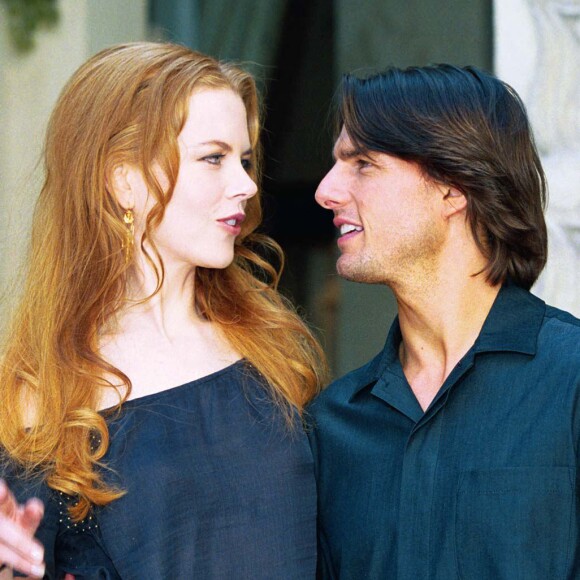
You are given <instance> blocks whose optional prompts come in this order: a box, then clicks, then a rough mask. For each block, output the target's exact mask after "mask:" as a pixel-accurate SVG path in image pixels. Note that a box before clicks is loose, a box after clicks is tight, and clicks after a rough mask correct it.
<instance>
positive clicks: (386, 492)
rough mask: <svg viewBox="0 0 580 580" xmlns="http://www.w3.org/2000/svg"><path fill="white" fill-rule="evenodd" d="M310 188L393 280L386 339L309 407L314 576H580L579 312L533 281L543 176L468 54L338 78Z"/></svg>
mask: <svg viewBox="0 0 580 580" xmlns="http://www.w3.org/2000/svg"><path fill="white" fill-rule="evenodd" d="M339 122H340V126H341V132H340V135H339V137H338V139H337V141H336V144H335V147H334V157H335V160H336V163H335V165H334V167H333V168H332V169H331V171H330V172H329V173H328V175H327V176H326V177H325V178H324V180H323V181H322V183H321V184H320V186H319V188H318V191H317V192H316V200H317V201H318V203H319V204H321V205H322V206H323V207H325V208H327V209H329V210H332V211H333V213H334V224H335V225H336V227H337V228H338V229H339V230H340V236H339V238H338V246H339V249H340V257H339V259H338V263H337V269H338V272H339V274H340V275H341V276H343V277H345V278H347V279H349V280H354V281H357V282H363V283H370V284H387V285H388V286H390V287H391V289H392V290H393V292H394V294H395V297H396V299H397V304H398V318H397V319H396V320H395V322H394V323H393V325H392V327H391V330H390V332H389V335H388V338H387V342H386V345H385V347H384V349H383V351H382V352H381V353H380V354H379V355H378V356H377V357H375V358H374V359H373V360H372V361H370V362H369V363H368V364H367V365H365V366H364V367H362V368H360V369H358V370H355V371H353V372H351V373H350V374H348V375H346V376H345V377H343V378H341V379H339V380H338V381H336V382H335V383H334V384H332V385H331V386H330V387H328V389H327V390H326V391H325V392H323V393H322V395H321V396H320V397H319V398H318V399H317V400H316V401H315V403H314V404H313V405H312V407H311V410H310V413H311V417H312V420H313V426H312V428H311V439H312V446H313V450H314V454H315V460H316V469H317V476H318V485H319V526H320V534H319V538H320V556H319V560H320V564H319V568H320V576H321V577H322V578H340V579H341V580H342V579H356V580H363V579H367V578H369V579H399V580H403V579H408V580H421V579H430V580H431V579H433V580H452V579H459V578H462V579H468V580H486V579H489V580H492V579H493V580H498V579H505V580H516V579H526V580H530V579H537V580H540V579H541V580H546V579H550V580H554V579H558V578H562V579H564V578H578V577H580V545H579V542H578V538H579V536H578V528H579V517H578V516H579V514H580V506H579V505H578V500H577V495H578V494H577V491H576V489H577V478H576V469H577V464H578V449H579V443H580V354H579V348H580V321H579V320H577V319H575V318H574V317H573V316H571V315H570V314H567V313H565V312H562V311H560V310H557V309H555V308H552V307H549V306H546V305H545V304H544V302H542V301H541V300H539V299H538V298H536V297H534V296H533V295H532V294H530V293H529V289H530V287H531V286H532V284H533V283H534V281H535V280H536V278H537V277H538V275H539V274H540V272H541V270H542V268H543V266H544V264H545V261H546V254H547V239H546V226H545V223H544V218H543V208H544V202H545V179H544V174H543V171H542V167H541V165H540V161H539V158H538V155H537V152H536V149H535V147H534V144H533V139H532V136H531V132H530V127H529V124H528V120H527V118H526V114H525V110H524V107H523V105H522V103H521V101H520V100H519V98H518V96H517V95H516V94H515V92H514V91H513V89H511V88H510V87H508V86H507V85H505V84H504V83H502V82H501V81H499V80H497V79H495V78H494V77H492V76H490V75H488V74H486V73H484V72H482V71H479V70H477V69H474V68H470V67H468V68H465V69H460V68H456V67H452V66H447V65H440V66H435V67H426V68H412V69H407V70H404V71H402V70H398V69H391V70H388V71H387V72H385V73H384V74H380V75H377V76H374V77H371V78H368V79H366V80H360V79H356V78H354V77H352V76H347V77H345V79H344V81H343V86H342V96H341V103H340V111H339Z"/></svg>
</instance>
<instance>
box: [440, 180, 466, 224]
mask: <svg viewBox="0 0 580 580" xmlns="http://www.w3.org/2000/svg"><path fill="white" fill-rule="evenodd" d="M466 208H467V198H466V197H465V194H464V193H463V192H461V191H459V190H458V189H456V188H454V187H447V188H446V189H445V190H444V191H443V215H444V217H446V218H450V217H451V216H453V215H456V214H458V213H461V212H463V211H465V209H466Z"/></svg>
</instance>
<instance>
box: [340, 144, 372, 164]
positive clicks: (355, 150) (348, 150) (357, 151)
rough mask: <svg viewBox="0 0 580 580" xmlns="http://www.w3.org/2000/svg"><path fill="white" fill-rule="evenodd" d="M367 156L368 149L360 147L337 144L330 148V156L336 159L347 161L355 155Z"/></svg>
mask: <svg viewBox="0 0 580 580" xmlns="http://www.w3.org/2000/svg"><path fill="white" fill-rule="evenodd" d="M360 156H362V157H368V156H369V154H368V151H366V150H364V149H362V148H361V147H344V146H339V147H335V148H334V149H333V150H332V157H333V158H334V160H335V161H336V160H337V159H341V160H342V161H348V160H350V159H354V158H355V157H360Z"/></svg>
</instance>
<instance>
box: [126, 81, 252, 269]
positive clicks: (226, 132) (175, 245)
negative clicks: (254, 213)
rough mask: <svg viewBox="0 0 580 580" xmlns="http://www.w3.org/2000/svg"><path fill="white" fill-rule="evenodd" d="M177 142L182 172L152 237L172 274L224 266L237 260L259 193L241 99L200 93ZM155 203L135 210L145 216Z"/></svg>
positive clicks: (222, 91)
mask: <svg viewBox="0 0 580 580" xmlns="http://www.w3.org/2000/svg"><path fill="white" fill-rule="evenodd" d="M178 144H179V154H180V162H179V173H178V177H177V181H176V183H175V189H174V191H173V196H172V198H171V201H170V202H169V204H168V205H167V207H166V209H165V215H164V217H163V220H162V222H161V224H160V225H159V227H158V228H156V229H155V231H154V232H153V234H152V235H153V237H154V240H155V243H156V245H157V248H158V250H159V253H160V254H161V257H162V259H163V262H164V265H165V267H166V269H168V270H169V269H170V268H178V269H179V268H181V267H184V268H186V269H188V268H190V267H195V266H200V267H204V268H225V267H226V266H228V265H229V264H231V262H232V260H233V258H234V241H235V238H236V236H237V235H239V233H240V230H241V227H240V226H241V223H242V221H243V220H244V214H245V211H244V210H245V207H246V203H247V201H248V199H249V198H250V197H252V196H253V195H255V194H256V192H257V186H256V184H255V182H254V181H253V180H252V178H251V177H250V176H249V174H248V170H249V169H250V164H251V159H252V150H251V145H250V137H249V134H248V123H247V118H246V108H245V106H244V103H243V101H242V99H241V98H240V97H239V96H238V95H236V94H235V93H234V92H233V91H231V90H228V89H220V90H215V89H207V90H201V91H199V92H195V93H194V94H193V95H192V96H191V97H190V100H189V114H188V117H187V120H186V122H185V125H184V127H183V130H182V131H181V133H180V134H179V137H178ZM161 181H163V179H162V180H161ZM152 205H153V201H152V199H151V198H150V197H149V199H147V201H145V204H144V206H145V207H144V208H143V210H144V211H142V212H139V211H138V208H137V203H136V210H137V211H138V213H141V216H142V217H143V216H144V215H145V214H146V213H147V211H148V210H149V209H150V206H152ZM136 217H137V218H138V217H139V216H136ZM139 221H142V220H139Z"/></svg>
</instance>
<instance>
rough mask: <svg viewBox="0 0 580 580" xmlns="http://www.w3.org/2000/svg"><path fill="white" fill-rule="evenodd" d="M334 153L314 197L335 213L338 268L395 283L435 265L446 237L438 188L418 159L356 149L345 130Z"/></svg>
mask: <svg viewBox="0 0 580 580" xmlns="http://www.w3.org/2000/svg"><path fill="white" fill-rule="evenodd" d="M333 153H334V158H335V159H336V162H335V164H334V167H333V168H332V169H331V170H330V171H329V172H328V174H327V175H326V177H325V178H324V179H323V180H322V182H321V183H320V185H319V186H318V189H317V191H316V201H317V202H318V203H319V204H320V205H321V206H322V207H324V208H326V209H330V210H332V211H333V212H334V225H335V226H336V227H337V228H338V229H339V234H340V235H339V238H338V247H339V248H340V252H341V255H340V257H339V259H338V262H337V269H338V273H339V274H340V275H341V276H343V277H344V278H347V279H349V280H354V281H356V282H365V283H370V284H378V283H383V284H389V285H391V286H393V285H397V284H398V283H400V282H403V281H404V280H405V278H406V277H408V276H410V275H413V276H417V275H418V274H419V275H420V274H421V273H427V272H428V271H431V270H433V269H434V268H435V265H436V263H437V259H438V256H439V252H440V249H441V246H442V244H443V240H444V238H445V230H444V228H443V219H442V216H441V205H440V200H441V194H440V191H439V189H440V187H439V186H437V185H435V184H433V183H431V182H430V181H428V180H427V178H426V177H425V176H424V175H423V173H422V171H421V169H420V168H419V167H418V166H417V165H416V164H414V163H410V162H407V161H403V160H401V159H399V158H397V157H393V156H391V155H387V154H384V153H376V152H365V153H360V152H357V150H356V148H355V147H354V146H353V144H352V142H351V140H350V138H349V136H348V134H347V133H346V132H345V130H344V129H343V130H342V132H341V134H340V136H339V138H338V140H337V142H336V144H335V146H334V152H333Z"/></svg>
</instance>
